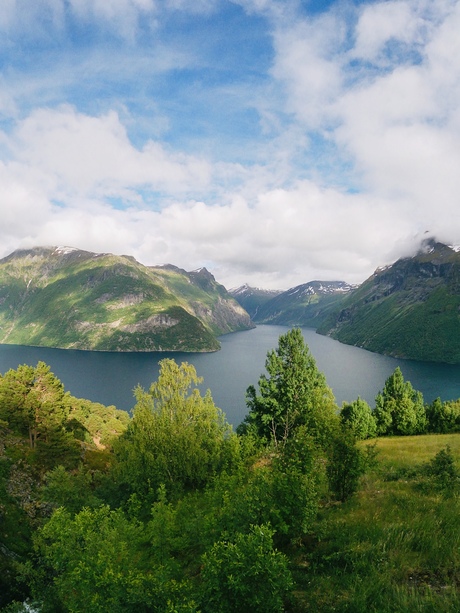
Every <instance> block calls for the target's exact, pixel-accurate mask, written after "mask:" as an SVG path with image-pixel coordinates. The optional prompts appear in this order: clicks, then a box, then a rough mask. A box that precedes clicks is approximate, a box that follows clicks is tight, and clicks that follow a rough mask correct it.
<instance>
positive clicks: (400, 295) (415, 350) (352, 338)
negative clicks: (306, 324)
mask: <svg viewBox="0 0 460 613" xmlns="http://www.w3.org/2000/svg"><path fill="white" fill-rule="evenodd" d="M318 332H320V333H322V334H328V335H330V336H332V337H333V338H336V339H338V340H339V341H341V342H344V343H348V344H352V345H358V346H360V347H364V348H365V349H369V350H371V351H376V352H378V353H384V354H387V355H392V356H395V357H403V358H412V359H417V360H427V361H437V362H451V363H460V253H458V252H457V251H455V250H454V249H452V248H450V247H448V246H446V245H443V244H441V243H437V242H435V241H433V240H429V241H426V242H425V243H424V244H423V245H422V248H421V249H420V251H419V253H417V254H416V255H415V256H414V257H412V258H402V259H400V260H398V261H397V262H395V263H394V264H393V265H391V266H388V267H386V268H384V269H377V270H376V271H375V273H374V274H373V275H372V276H371V277H370V278H369V279H367V281H365V282H364V283H363V284H362V285H361V286H360V287H359V288H358V289H357V290H355V291H354V292H353V293H352V294H351V295H350V296H348V297H347V298H345V300H344V301H343V303H342V304H341V306H340V308H339V309H337V310H335V311H334V312H333V313H332V315H331V316H330V317H328V319H327V320H326V321H325V323H324V324H323V325H322V326H321V327H320V328H319V330H318Z"/></svg>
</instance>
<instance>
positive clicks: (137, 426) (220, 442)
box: [114, 359, 238, 502]
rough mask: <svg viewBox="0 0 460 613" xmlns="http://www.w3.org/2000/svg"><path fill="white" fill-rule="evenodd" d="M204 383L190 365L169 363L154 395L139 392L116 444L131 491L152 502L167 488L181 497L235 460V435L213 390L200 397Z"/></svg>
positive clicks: (120, 469) (164, 365)
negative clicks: (200, 387)
mask: <svg viewBox="0 0 460 613" xmlns="http://www.w3.org/2000/svg"><path fill="white" fill-rule="evenodd" d="M200 382H201V379H200V378H199V377H197V374H196V371H195V368H194V367H193V366H191V365H190V364H187V363H186V362H184V363H182V364H181V365H180V366H179V365H178V364H177V363H176V362H175V361H174V360H171V359H165V360H162V361H161V362H160V374H159V377H158V380H157V381H156V382H154V383H152V385H151V387H150V389H149V391H147V392H146V391H145V390H143V389H142V388H140V387H138V388H137V389H136V390H135V395H136V400H137V403H136V406H135V407H134V412H133V418H132V420H131V422H130V424H129V426H128V428H127V431H126V432H125V433H124V434H123V435H121V436H120V437H119V439H118V440H117V441H116V443H115V444H114V452H115V457H116V459H117V467H116V472H117V476H118V478H119V480H121V482H122V483H124V484H126V486H127V488H128V490H129V492H130V493H136V494H137V495H138V496H140V497H141V499H143V500H147V499H148V500H150V502H152V501H153V500H155V499H156V496H157V491H158V488H159V487H160V486H161V485H164V486H165V487H166V491H167V492H168V494H169V495H171V494H176V495H178V494H181V493H182V492H183V491H184V490H187V489H192V488H195V487H201V486H203V485H205V484H206V482H207V481H208V480H209V479H210V478H211V477H212V476H213V475H215V474H217V473H218V472H220V471H221V470H223V469H224V468H225V467H226V466H227V465H229V464H230V463H231V462H232V461H233V459H234V457H235V454H237V450H238V441H237V439H236V436H235V435H234V434H233V433H232V429H231V426H230V425H229V424H228V423H227V421H226V420H225V417H224V415H223V413H222V411H220V409H218V408H217V407H216V406H215V405H214V402H213V400H212V397H211V394H210V392H209V391H208V392H206V393H205V395H204V396H202V395H201V394H200V390H199V389H198V387H197V386H198V384H199V383H200Z"/></svg>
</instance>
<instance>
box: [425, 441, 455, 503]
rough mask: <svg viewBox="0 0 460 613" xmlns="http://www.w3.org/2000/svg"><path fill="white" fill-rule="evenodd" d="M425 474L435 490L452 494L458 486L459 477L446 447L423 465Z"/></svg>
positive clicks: (450, 452)
mask: <svg viewBox="0 0 460 613" xmlns="http://www.w3.org/2000/svg"><path fill="white" fill-rule="evenodd" d="M425 472H426V474H427V475H428V476H429V477H430V480H431V482H432V484H433V485H434V486H435V488H437V489H440V490H443V491H445V492H447V493H450V494H453V493H455V492H457V491H458V489H459V486H460V475H459V473H458V470H457V468H456V466H455V460H454V457H453V455H452V451H451V449H450V447H449V446H448V445H447V447H445V448H444V449H441V450H440V451H438V453H437V454H436V455H435V456H434V458H432V459H431V460H430V462H429V463H428V464H426V465H425Z"/></svg>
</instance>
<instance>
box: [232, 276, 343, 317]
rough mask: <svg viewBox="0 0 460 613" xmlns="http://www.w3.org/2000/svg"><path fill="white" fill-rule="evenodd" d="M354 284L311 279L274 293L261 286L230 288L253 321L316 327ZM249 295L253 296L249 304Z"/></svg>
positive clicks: (250, 297)
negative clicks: (245, 289) (270, 293)
mask: <svg viewBox="0 0 460 613" xmlns="http://www.w3.org/2000/svg"><path fill="white" fill-rule="evenodd" d="M353 288H354V286H352V285H348V284H347V283H344V282H343V281H310V283H304V284H302V285H297V286H296V287H292V288H291V289H288V290H286V291H285V292H277V293H276V294H275V295H273V292H272V295H269V293H268V292H265V293H263V290H253V291H252V293H250V291H249V290H252V288H248V290H247V291H246V292H242V291H240V290H241V289H242V288H240V290H238V292H239V293H237V292H236V291H232V295H233V296H234V297H235V298H236V299H237V300H238V302H240V304H243V305H244V306H245V308H246V310H247V311H248V312H249V313H250V314H251V316H252V319H253V320H254V321H255V322H256V323H264V324H274V325H275V324H277V325H286V326H308V327H314V328H315V327H317V326H318V325H319V324H320V323H322V322H323V321H324V319H325V317H326V316H327V315H328V314H329V313H330V311H331V309H332V308H333V307H334V306H335V305H336V304H337V302H338V301H340V300H342V298H343V296H344V295H345V294H347V293H348V292H350V291H351V290H352V289H353ZM241 295H243V299H244V301H243V300H242V299H241ZM249 299H252V300H253V303H252V304H251V305H249V304H248V301H249ZM249 306H250V308H249Z"/></svg>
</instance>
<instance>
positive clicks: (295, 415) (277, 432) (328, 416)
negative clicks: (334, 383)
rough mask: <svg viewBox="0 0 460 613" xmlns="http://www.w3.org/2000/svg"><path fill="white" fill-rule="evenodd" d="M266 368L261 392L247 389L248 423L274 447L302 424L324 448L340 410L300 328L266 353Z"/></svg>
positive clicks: (285, 336) (260, 387)
mask: <svg viewBox="0 0 460 613" xmlns="http://www.w3.org/2000/svg"><path fill="white" fill-rule="evenodd" d="M265 368H266V370H267V373H268V375H265V374H263V375H261V377H260V379H259V392H258V393H257V391H256V389H255V387H254V386H252V385H251V386H250V387H249V388H248V390H247V394H246V398H247V405H248V408H249V414H248V416H247V418H246V422H247V423H248V424H249V425H252V426H253V427H254V428H255V430H256V432H257V434H258V435H259V436H260V437H262V438H263V439H264V440H265V441H266V442H267V443H268V442H273V443H274V444H275V446H277V445H278V444H279V443H280V442H286V441H287V440H288V439H289V437H291V436H292V434H293V432H294V431H295V429H296V428H297V427H298V426H300V425H304V426H306V427H307V430H308V432H309V434H311V435H312V436H313V437H314V438H315V439H316V440H317V441H319V442H320V444H322V445H325V444H326V442H327V440H328V438H329V437H330V434H331V431H333V430H334V429H335V428H336V425H337V416H336V410H337V407H336V405H335V401H334V396H333V394H332V391H331V389H330V388H329V387H328V386H327V384H326V379H325V377H324V375H323V374H322V373H321V372H320V371H319V370H318V368H317V366H316V362H315V360H314V358H313V356H312V355H311V353H310V351H309V348H308V346H307V344H306V343H305V341H304V338H303V336H302V332H301V330H300V329H299V328H294V329H293V330H290V331H289V332H287V333H286V334H284V335H282V336H280V338H279V342H278V347H277V348H276V349H275V350H272V351H269V352H268V353H267V359H266V362H265Z"/></svg>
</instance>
